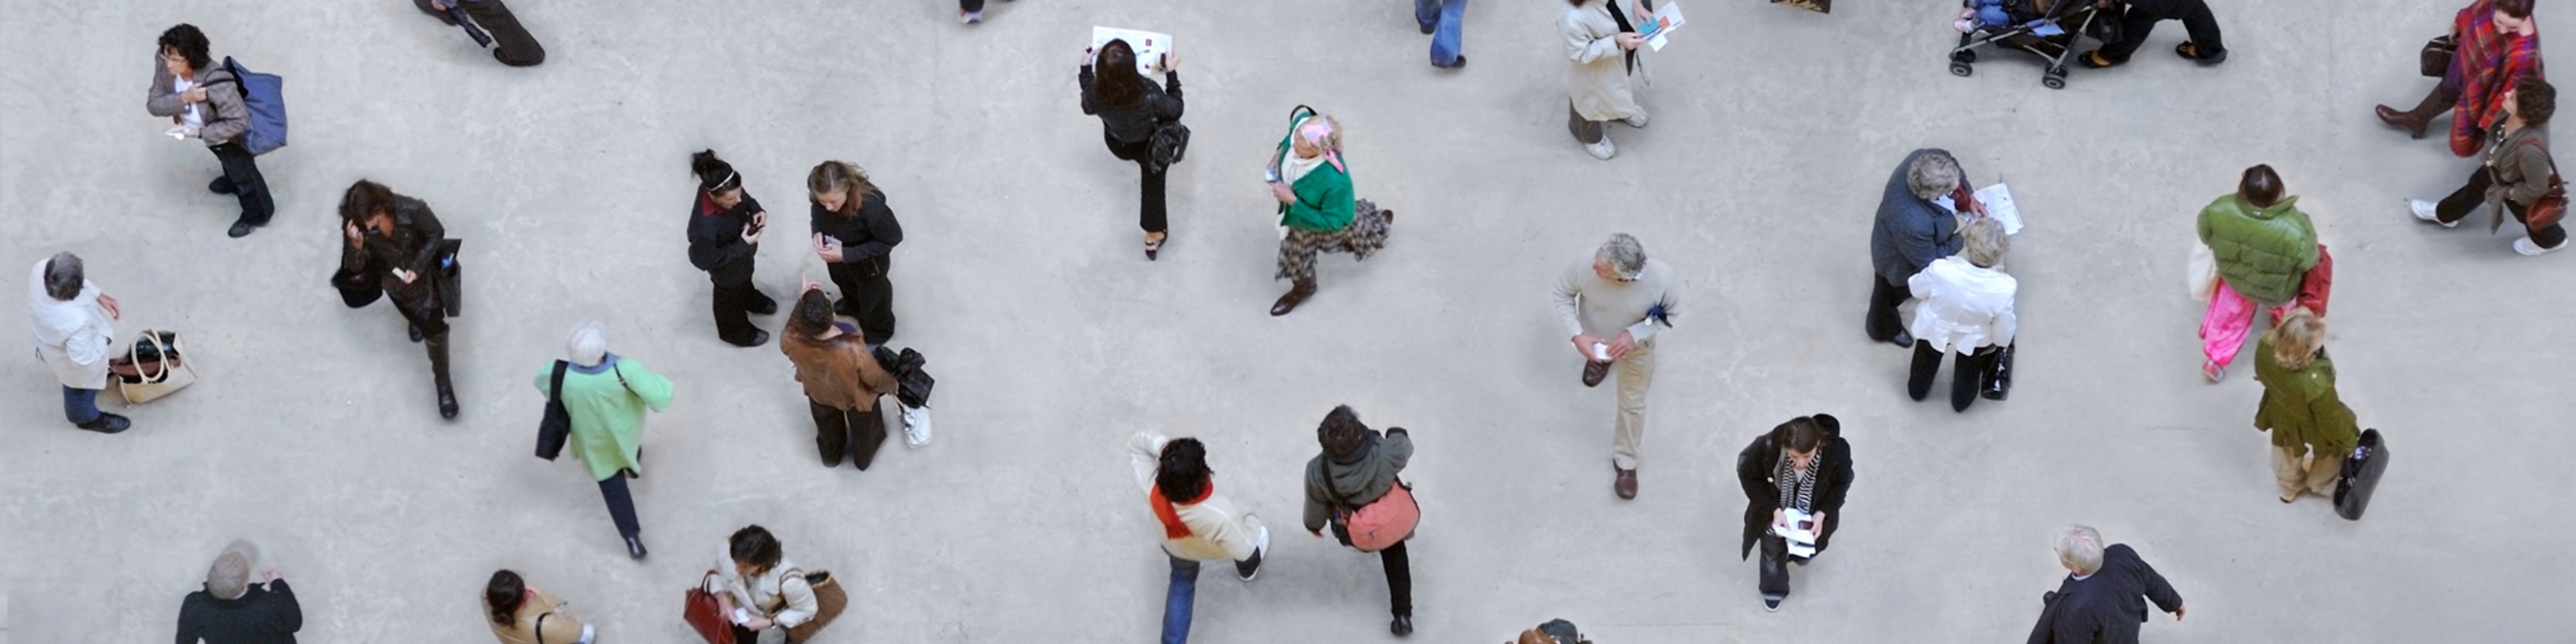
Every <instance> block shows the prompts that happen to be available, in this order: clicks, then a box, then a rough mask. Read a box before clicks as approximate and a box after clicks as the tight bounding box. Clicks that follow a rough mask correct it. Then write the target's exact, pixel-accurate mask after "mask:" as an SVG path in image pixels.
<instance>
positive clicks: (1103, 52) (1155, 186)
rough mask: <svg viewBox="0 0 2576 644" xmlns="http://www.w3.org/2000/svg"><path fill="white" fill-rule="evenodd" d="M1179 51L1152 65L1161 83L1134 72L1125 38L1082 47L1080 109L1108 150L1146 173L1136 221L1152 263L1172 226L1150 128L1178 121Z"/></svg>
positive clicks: (1132, 51)
mask: <svg viewBox="0 0 2576 644" xmlns="http://www.w3.org/2000/svg"><path fill="white" fill-rule="evenodd" d="M1180 66H1181V60H1180V54H1177V53H1172V52H1165V53H1164V54H1163V56H1162V59H1161V61H1159V62H1158V64H1156V67H1157V68H1159V69H1161V70H1163V82H1164V84H1163V85H1156V84H1154V81H1153V80H1151V79H1147V78H1145V75H1144V74H1141V73H1137V71H1136V69H1137V63H1136V50H1135V48H1134V47H1132V46H1130V45H1128V44H1127V41H1125V40H1111V41H1109V42H1108V43H1106V44H1103V45H1101V46H1100V49H1099V51H1098V52H1097V53H1095V52H1093V51H1092V50H1090V49H1084V50H1082V70H1081V71H1080V72H1079V73H1078V74H1077V75H1076V76H1075V80H1076V81H1077V82H1079V83H1080V84H1081V85H1082V113H1084V114H1091V115H1097V116H1099V117H1100V138H1101V140H1102V141H1103V142H1105V143H1107V144H1108V145H1109V154H1110V155H1111V156H1116V157H1118V158H1119V159H1120V160H1125V161H1134V162H1136V167H1137V169H1138V170H1139V171H1140V172H1142V173H1143V174H1144V180H1143V189H1144V194H1143V196H1142V197H1141V198H1140V199H1139V200H1138V205H1137V216H1136V223H1137V225H1138V226H1140V227H1142V228H1144V229H1145V260H1146V261H1153V260H1154V258H1155V256H1156V255H1157V254H1159V253H1161V252H1162V250H1163V242H1164V240H1167V239H1169V238H1170V231H1171V224H1170V222H1169V220H1168V219H1167V214H1168V213H1167V212H1166V211H1165V209H1164V205H1163V173H1164V172H1165V171H1166V170H1169V168H1160V167H1156V166H1155V165H1154V130H1156V129H1158V128H1160V127H1162V125H1163V124H1164V123H1171V122H1178V121H1180V120H1181V112H1182V107H1183V105H1182V103H1181V71H1180Z"/></svg>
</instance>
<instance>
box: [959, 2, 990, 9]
mask: <svg viewBox="0 0 2576 644" xmlns="http://www.w3.org/2000/svg"><path fill="white" fill-rule="evenodd" d="M957 10H959V11H983V10H984V0H957Z"/></svg>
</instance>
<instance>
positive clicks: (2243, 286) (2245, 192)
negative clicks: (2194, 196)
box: [2199, 165, 2318, 382]
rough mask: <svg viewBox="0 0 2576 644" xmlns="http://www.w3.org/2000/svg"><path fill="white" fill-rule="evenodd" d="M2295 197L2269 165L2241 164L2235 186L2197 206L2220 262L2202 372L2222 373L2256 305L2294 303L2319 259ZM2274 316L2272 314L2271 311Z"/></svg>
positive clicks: (2218, 376) (2311, 228) (2216, 377)
mask: <svg viewBox="0 0 2576 644" xmlns="http://www.w3.org/2000/svg"><path fill="white" fill-rule="evenodd" d="M2298 203H2299V198H2298V197H2296V196H2290V195H2289V194H2288V193H2286V192H2285V188H2283V187H2282V183H2281V175H2280V174H2279V173H2276V172H2273V171H2272V166H2270V165H2256V166H2254V167H2251V168H2246V169H2245V174H2244V176H2243V178H2241V179H2240V180H2238V182H2237V184H2236V192H2234V193H2230V194H2227V195H2224V196H2220V197H2219V198H2218V200H2216V201H2212V202H2210V203H2209V206H2208V207H2205V208H2202V209H2201V210H2200V224H2199V228H2200V243H2202V244H2207V245H2208V246H2209V251H2210V255H2211V257H2213V258H2215V259H2216V260H2217V261H2218V286H2217V288H2215V289H2213V290H2212V292H2211V295H2210V296H2209V313H2208V314H2207V315H2205V316H2203V317H2202V318H2201V321H2200V342H2201V353H2202V355H2203V356H2205V357H2206V358H2207V360H2206V361H2204V362H2202V363H2201V364H2200V375H2202V376H2204V377H2207V378H2208V379H2209V381H2210V382H2218V381H2221V380H2225V379H2227V365H2228V364H2230V363H2233V362H2235V361H2236V352H2237V350H2238V349H2241V348H2243V347H2244V346H2245V336H2246V334H2247V333H2249V332H2251V331H2252V330H2253V328H2254V312H2255V310H2256V308H2257V307H2258V306H2260V307H2261V308H2264V309H2270V310H2274V311H2276V312H2278V311H2279V310H2280V309H2284V308H2287V307H2289V306H2290V305H2291V304H2293V300H2295V299H2297V298H2298V296H2299V286H2300V285H2301V284H2303V283H2305V282H2306V280H2307V276H2308V269H2310V268H2314V267H2315V266H2316V265H2317V256H2318V250H2317V249H2318V246H2317V229H2316V226H2315V225H2314V224H2310V223H2308V215H2307V213H2303V212H2299V208H2298ZM2274 317H2276V318H2277V317H2278V315H2275V316H2274Z"/></svg>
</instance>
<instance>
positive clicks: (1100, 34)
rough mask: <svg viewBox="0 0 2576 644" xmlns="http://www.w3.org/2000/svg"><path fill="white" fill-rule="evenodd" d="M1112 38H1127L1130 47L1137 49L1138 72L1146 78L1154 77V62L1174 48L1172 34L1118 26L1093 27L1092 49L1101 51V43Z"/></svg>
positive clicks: (1103, 43)
mask: <svg viewBox="0 0 2576 644" xmlns="http://www.w3.org/2000/svg"><path fill="white" fill-rule="evenodd" d="M1112 40H1125V41H1127V47H1128V48H1131V49H1134V50H1136V73H1139V74H1144V75H1145V77H1146V78H1153V77H1154V64H1155V63H1158V62H1161V61H1162V60H1163V54H1164V53H1167V52H1170V51H1171V50H1172V35H1171V34H1161V33H1154V32H1151V31H1141V30H1136V29H1119V28H1116V27H1092V28H1091V49H1092V51H1099V50H1100V46H1101V45H1106V44H1109V41H1112Z"/></svg>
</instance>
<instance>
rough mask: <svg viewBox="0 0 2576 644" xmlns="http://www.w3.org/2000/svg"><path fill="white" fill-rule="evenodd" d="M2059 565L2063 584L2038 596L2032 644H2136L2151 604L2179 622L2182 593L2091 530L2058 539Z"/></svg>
mask: <svg viewBox="0 0 2576 644" xmlns="http://www.w3.org/2000/svg"><path fill="white" fill-rule="evenodd" d="M2057 563H2058V565H2060V566H2065V567H2066V572H2067V575H2066V581H2064V582H2061V583H2059V584H2058V585H2057V590H2054V591H2050V592H2049V593H2047V594H2046V595H2042V596H2041V603H2042V605H2043V606H2044V608H2042V609H2041V610H2040V613H2039V624H2038V625H2036V626H2033V627H2031V630H2030V640H2029V642H2030V644H2137V641H2138V625H2139V624H2142V623H2145V622H2146V621H2147V602H2150V601H2152V602H2155V604H2156V608H2159V609H2163V610H2164V611H2165V612H2168V613H2173V616H2174V620H2175V621H2181V620H2182V615H2183V608H2182V594H2181V593H2176V592H2174V588H2173V584H2169V583H2165V577H2164V575H2159V574H2156V568H2155V567H2154V566H2149V565H2147V562H2146V560H2144V559H2139V558H2138V551H2136V550H2131V549H2129V546H2128V545H2126V544H2117V543H2115V544H2111V546H2110V547H2108V548H2105V547H2103V546H2102V533H2100V532H2095V531H2094V530H2093V528H2091V527H2087V526H2080V525H2077V526H2067V528H2066V532H2065V533H2063V534H2061V535H2059V536H2058V537H2057Z"/></svg>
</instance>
